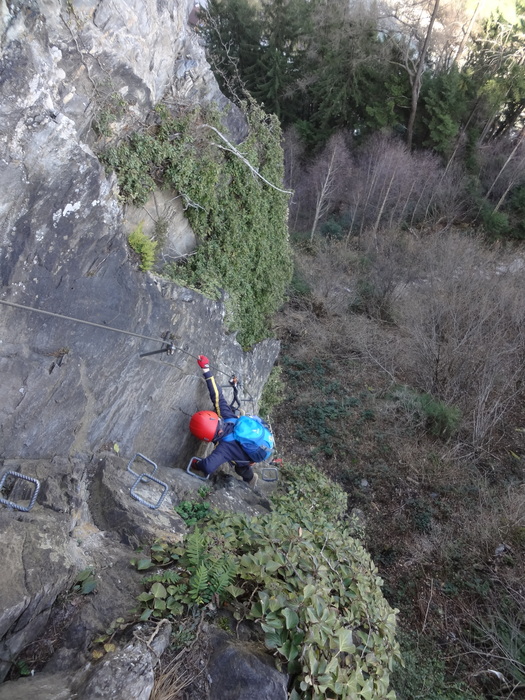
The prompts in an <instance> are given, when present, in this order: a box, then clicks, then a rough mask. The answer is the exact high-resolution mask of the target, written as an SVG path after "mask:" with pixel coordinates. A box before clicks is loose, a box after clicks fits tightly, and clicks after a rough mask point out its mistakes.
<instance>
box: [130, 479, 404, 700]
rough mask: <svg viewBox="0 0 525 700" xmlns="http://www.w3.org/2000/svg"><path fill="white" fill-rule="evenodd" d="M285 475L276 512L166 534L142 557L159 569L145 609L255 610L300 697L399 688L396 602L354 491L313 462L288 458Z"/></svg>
mask: <svg viewBox="0 0 525 700" xmlns="http://www.w3.org/2000/svg"><path fill="white" fill-rule="evenodd" d="M281 476H282V479H281V484H280V489H279V491H278V492H277V494H276V495H275V497H274V499H273V510H272V512H271V513H270V514H269V515H266V516H260V517H256V518H248V517H246V516H242V515H232V514H226V513H221V512H215V513H213V514H211V515H210V516H208V517H204V518H203V519H202V520H201V521H200V522H199V523H198V524H197V525H196V527H195V528H194V530H193V532H192V533H191V534H189V535H188V536H187V537H186V539H185V542H184V544H183V545H182V546H174V545H169V544H167V543H164V542H159V543H157V544H155V545H153V547H152V548H151V556H150V557H142V558H137V560H136V562H135V563H136V565H137V567H138V568H139V569H140V570H147V569H156V571H155V573H153V574H152V575H148V576H146V578H145V579H144V583H145V587H146V591H145V592H144V593H143V594H141V595H140V597H139V600H140V602H141V605H142V607H143V612H142V617H141V619H143V620H160V619H163V618H166V617H167V618H168V619H172V620H173V619H178V621H179V624H181V618H180V616H181V615H182V616H183V617H182V621H183V622H182V624H184V620H185V619H186V622H187V623H188V624H191V617H192V611H194V610H195V608H197V607H198V606H201V607H202V606H205V610H207V612H208V614H210V611H213V610H214V609H218V613H217V614H218V615H219V619H221V616H222V619H223V625H224V626H225V628H227V629H230V625H231V624H232V623H233V621H234V620H237V621H240V620H253V621H254V622H255V623H256V624H257V626H258V627H259V628H260V629H261V631H262V633H263V634H262V637H263V639H264V643H265V645H266V647H267V648H268V649H270V650H272V651H273V652H274V654H275V657H276V661H277V663H278V666H279V667H280V668H283V670H285V671H286V672H287V673H288V674H290V677H291V690H290V695H289V697H290V699H291V700H299V698H303V699H304V700H306V699H307V698H310V699H311V700H322V699H323V698H346V699H347V700H352V699H353V698H363V700H372V699H373V698H384V699H385V700H387V699H388V700H393V698H394V697H395V694H394V692H393V691H392V690H389V686H390V672H391V670H392V668H393V664H394V662H395V661H396V660H399V649H398V645H397V642H396V640H395V627H396V611H395V610H393V609H392V608H391V607H390V606H389V605H388V603H387V602H386V600H385V598H384V597H383V595H382V592H381V584H382V582H381V580H380V579H379V577H378V575H377V569H376V567H375V565H374V564H373V562H372V561H371V559H370V557H369V555H368V553H367V552H366V551H365V549H364V548H363V546H362V544H361V543H360V541H359V540H358V539H356V534H357V532H356V524H355V523H352V521H351V520H349V519H348V517H347V515H346V495H345V493H344V491H343V490H342V489H341V488H340V487H337V486H336V485H334V484H333V483H332V482H331V481H329V480H328V479H326V477H324V476H323V475H322V473H321V472H319V471H318V470H316V469H315V468H312V467H308V466H304V467H302V468H301V470H300V474H299V473H298V470H297V468H295V467H292V466H290V465H287V466H285V467H283V469H282V472H281ZM159 567H160V568H159ZM211 603H213V605H211ZM228 621H229V622H228Z"/></svg>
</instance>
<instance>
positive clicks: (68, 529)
mask: <svg viewBox="0 0 525 700" xmlns="http://www.w3.org/2000/svg"><path fill="white" fill-rule="evenodd" d="M192 8H193V1H192V0H96V1H95V0H67V2H66V0H62V1H58V0H14V1H12V2H6V0H0V51H1V64H0V386H1V387H2V401H1V402H0V477H1V476H2V475H3V474H4V473H5V472H6V471H7V470H11V471H16V472H19V473H23V474H24V475H26V476H30V477H32V478H35V479H37V480H38V482H39V483H40V486H41V490H40V492H39V494H38V498H37V502H36V504H35V505H34V507H33V508H32V509H31V510H30V511H29V512H21V511H17V510H13V509H11V508H8V507H6V506H4V505H0V527H1V529H2V541H3V542H4V553H5V565H4V566H3V567H2V574H0V611H1V613H0V679H3V678H4V677H5V675H6V673H7V671H8V669H9V668H10V666H11V664H12V662H13V661H14V660H15V659H16V657H17V655H18V654H19V653H20V651H21V650H22V649H24V648H27V646H28V645H30V644H31V643H32V641H33V640H38V639H39V638H42V636H43V637H44V638H45V637H46V632H45V630H46V625H48V624H50V620H51V619H53V620H54V619H55V618H54V617H53V616H56V609H57V602H56V601H57V598H58V597H59V595H60V594H62V595H65V598H64V600H63V607H62V608H61V611H62V612H63V613H64V615H66V613H67V615H70V617H71V620H69V621H68V625H65V627H64V630H65V631H64V633H63V635H62V639H63V644H62V645H61V646H58V647H56V648H55V647H53V643H52V642H51V641H50V638H47V640H45V641H46V644H47V645H48V646H51V647H53V648H52V649H51V652H52V653H50V654H48V655H47V656H48V657H49V661H48V663H47V666H46V671H47V675H45V676H40V677H38V678H37V677H35V679H32V678H28V679H21V680H20V681H19V682H9V683H6V684H3V685H1V686H0V698H3V697H6V698H7V697H10V698H16V697H29V696H30V695H31V694H33V695H34V696H35V697H39V698H47V697H50V698H51V697H55V698H58V697H61V698H62V697H64V698H67V697H73V695H74V696H75V697H81V696H80V695H75V693H76V692H77V691H76V690H75V689H74V688H75V683H77V682H79V680H78V679H79V678H80V676H78V677H77V678H76V680H74V679H72V677H71V676H70V674H68V673H66V669H68V670H72V669H74V668H76V665H78V664H79V663H84V664H85V663H86V661H85V659H86V657H85V654H86V652H87V650H88V645H89V642H90V640H91V639H92V638H93V636H94V635H95V634H96V633H97V632H100V629H101V628H103V627H104V625H106V626H107V624H108V623H109V622H110V621H111V620H112V619H114V617H115V615H119V614H124V613H125V612H126V611H129V609H130V606H131V603H132V601H133V600H134V596H135V595H136V594H137V592H138V591H139V590H140V581H139V578H138V577H136V576H135V577H134V576H133V573H132V571H131V570H130V567H129V558H130V551H131V550H130V546H134V545H136V544H137V543H140V542H145V541H148V540H151V539H153V538H154V537H156V536H159V535H162V536H165V537H166V536H168V537H181V535H182V534H183V533H184V532H185V526H184V523H183V522H182V521H181V519H180V518H179V517H178V516H177V515H176V513H175V512H174V510H173V507H174V505H176V503H177V502H178V500H180V498H182V497H183V495H184V494H191V493H192V492H193V491H196V490H198V488H199V487H200V486H201V485H202V482H199V481H197V480H196V479H194V478H193V477H191V476H189V475H187V474H186V473H185V471H184V468H185V467H186V464H187V462H188V460H189V457H190V456H191V455H193V454H195V453H196V452H197V449H198V446H197V444H196V442H195V441H194V440H193V438H192V437H191V436H190V435H189V433H188V429H187V426H188V421H189V416H190V415H191V413H193V412H194V411H195V410H198V409H200V408H208V404H209V399H208V396H207V392H206V388H205V384H204V382H203V380H202V378H201V373H200V370H198V368H197V365H196V362H195V356H196V355H197V354H200V353H204V354H206V355H208V356H209V357H210V358H211V360H212V364H213V366H214V368H215V373H216V376H217V378H218V379H219V383H221V384H226V383H227V378H228V377H229V376H230V375H231V374H232V373H234V372H235V373H236V374H237V376H238V377H239V378H240V380H241V395H242V396H243V398H245V399H249V402H248V404H246V406H247V408H248V410H256V404H257V400H258V398H259V396H260V392H261V389H262V386H263V385H264V382H265V381H266V378H267V376H268V374H269V371H270V369H271V367H272V365H273V363H274V361H275V358H276V355H277V352H278V345H277V343H275V342H273V341H267V342H264V343H261V344H260V345H258V346H257V347H255V348H254V349H253V350H252V351H251V352H249V353H245V352H243V350H242V348H241V347H240V346H239V344H238V343H237V341H236V339H235V335H234V334H228V333H227V332H226V330H225V326H224V317H225V306H224V303H223V302H215V301H211V300H209V299H206V298H205V297H203V296H201V295H200V294H198V293H196V292H193V291H190V290H188V289H183V288H180V287H176V286H175V285H173V284H170V283H168V282H166V281H165V280H163V279H161V278H159V277H156V276H155V275H152V274H145V273H142V272H140V271H139V269H138V265H137V260H136V258H135V256H134V254H133V253H131V251H130V249H129V247H128V245H127V239H126V235H127V233H129V231H130V230H131V229H132V228H133V226H135V225H136V222H137V221H139V220H140V216H141V212H137V211H136V210H133V211H131V210H126V209H125V208H124V207H123V206H122V204H121V203H120V202H119V199H118V191H117V187H116V182H115V179H114V177H113V176H111V175H110V174H108V173H106V172H105V171H104V169H103V168H102V166H101V165H100V163H99V160H98V158H97V157H96V152H97V150H98V149H99V148H100V147H101V145H103V143H104V140H105V138H106V137H108V136H109V135H113V136H115V135H125V134H126V133H129V132H130V130H131V129H133V128H134V125H135V124H136V123H137V122H138V121H140V120H141V119H143V118H145V116H146V114H147V113H148V111H149V110H150V109H151V108H152V107H153V106H154V105H155V104H156V103H157V102H158V101H159V100H160V99H161V98H162V97H163V96H165V95H168V96H169V97H170V99H171V100H172V101H174V102H179V103H184V104H194V103H197V102H199V103H204V102H209V101H213V102H216V103H218V104H219V105H220V106H222V107H228V105H227V103H226V100H225V98H224V97H223V96H222V95H221V94H220V92H219V91H218V88H217V85H216V83H215V81H214V79H213V77H212V74H211V72H210V70H209V67H208V66H207V64H206V62H205V60H204V54H203V49H202V46H201V45H200V44H199V40H198V36H197V35H196V34H195V31H194V28H193V26H191V25H189V24H188V17H189V14H190V12H191V10H192ZM227 111H228V117H227V122H228V124H229V126H230V127H231V130H232V132H231V133H232V138H233V139H234V140H239V138H240V137H241V135H242V129H243V123H242V119H240V118H239V115H238V113H236V112H235V110H234V109H232V108H229V110H227ZM147 206H148V207H149V208H148V213H145V218H148V217H149V218H152V217H154V216H155V212H157V213H158V215H159V217H162V218H163V219H166V218H167V219H168V222H167V223H168V241H169V246H170V250H171V251H174V252H175V254H178V253H179V252H183V253H187V252H188V250H190V249H191V247H192V246H193V245H194V243H195V241H194V237H193V234H192V232H191V229H190V228H189V226H188V225H187V222H186V221H184V219H183V217H181V214H180V211H174V210H173V207H174V206H175V205H174V204H173V202H172V200H171V199H170V198H169V197H168V198H166V195H165V193H156V195H155V197H154V198H153V199H152V201H151V202H150V203H148V205H147ZM166 333H171V334H173V337H174V340H173V342H174V345H175V347H176V351H175V352H174V354H171V355H168V354H167V353H163V354H155V355H147V356H145V357H141V354H144V353H151V352H153V351H156V350H160V349H162V348H163V347H164V346H163V341H162V339H163V338H164V337H165V334H166ZM108 450H110V451H109V452H108ZM117 451H118V453H119V455H120V457H117V456H116V455H115V452H117ZM136 453H142V454H144V455H146V456H147V457H148V458H149V459H151V460H153V461H154V462H155V463H157V464H158V465H159V472H158V474H161V475H162V476H161V477H159V478H161V479H162V480H163V481H164V482H165V483H167V484H169V493H168V494H167V495H166V496H165V499H164V502H163V504H162V506H161V507H159V509H155V510H153V509H148V508H147V507H146V508H145V507H144V506H143V505H140V503H139V502H137V501H136V500H134V499H133V498H132V497H131V496H130V491H129V490H130V487H131V485H132V484H133V481H134V477H133V475H132V474H130V472H129V471H127V469H126V465H127V464H128V461H129V460H130V459H132V458H133V457H134V455H135V454H136ZM175 486H176V488H175ZM27 488H31V487H30V486H28V484H27V482H25V483H20V482H19V481H18V482H15V486H14V488H13V489H12V491H11V490H10V488H8V489H7V490H6V491H4V492H3V493H2V496H3V497H8V498H10V499H12V500H13V501H14V502H23V501H24V499H25V498H26V495H27V494H24V489H26V490H27ZM145 488H146V491H145V494H146V495H148V493H149V497H150V498H152V499H155V498H158V497H159V492H158V491H155V484H154V483H150V484H147V485H146V487H145ZM148 489H149V490H150V491H148ZM210 498H212V497H210ZM213 499H214V502H215V503H216V504H217V505H219V504H220V505H221V507H224V508H232V509H238V510H244V511H245V512H250V513H257V512H263V511H264V510H265V508H266V506H267V502H266V501H265V498H264V497H262V498H261V497H257V496H254V495H253V494H252V493H251V492H248V491H247V489H246V487H245V486H244V485H243V484H242V483H240V482H238V481H233V482H232V483H229V482H228V484H226V486H225V487H224V488H222V489H221V488H217V487H216V488H215V492H214V494H213ZM85 567H93V568H94V570H95V571H97V572H99V573H98V574H97V576H98V579H99V593H98V594H97V595H96V596H89V597H88V596H85V597H83V598H85V600H84V599H83V601H82V605H79V606H78V607H79V612H78V613H77V611H76V603H75V605H74V604H73V602H74V600H75V599H72V598H71V597H70V596H69V594H68V593H67V592H68V591H70V590H71V586H72V585H73V584H74V582H75V580H76V579H75V577H76V576H77V575H78V572H79V571H81V570H82V569H84V568H85ZM102 571H104V572H105V573H104V575H102V574H101V573H100V572H102ZM88 598H89V600H87V599H88ZM76 600H78V599H76ZM64 611H66V612H64ZM80 611H81V612H80ZM136 653H138V652H137V650H136V648H135V647H133V649H130V650H129V654H128V656H129V658H131V657H133V658H134V656H133V655H135V654H136ZM141 653H142V652H141ZM144 653H146V652H144ZM149 653H150V652H149V650H147V654H149ZM124 656H126V655H124ZM141 658H142V661H140V662H139V661H137V664H136V668H137V669H139V670H140V669H142V671H141V672H140V674H139V675H140V677H141V679H142V680H144V679H145V680H146V681H147V683H145V684H143V685H141V686H140V688H141V690H140V693H142V695H141V694H140V693H139V695H137V697H148V693H149V692H150V690H151V683H150V681H151V678H152V668H153V666H154V661H152V660H151V659H150V658H149V657H148V659H146V661H144V658H145V657H144V655H142V657H141ZM75 659H77V660H75ZM88 666H89V664H88ZM124 666H125V664H124V665H123V667H124ZM78 673H80V674H84V675H82V687H83V688H90V689H91V690H90V693H91V694H90V695H89V697H109V695H107V694H106V695H104V693H105V692H106V690H104V688H105V687H106V686H105V685H104V684H106V683H108V682H109V681H108V676H105V677H102V676H100V677H98V678H97V679H94V676H92V675H90V674H91V670H90V668H88V667H86V666H84V667H82V668H81V669H79V671H78ZM86 674H87V675H86ZM110 675H111V673H109V676H110ZM90 683H91V685H89V684H90ZM148 683H149V684H150V685H149V686H148ZM115 687H120V686H115ZM137 687H138V686H137ZM72 688H73V690H72ZM148 688H149V690H148ZM79 692H80V691H79ZM119 692H124V691H122V690H121V691H119ZM137 692H139V691H137ZM53 693H54V694H53ZM97 693H98V694H97ZM82 697H84V695H82ZM115 697H116V696H115ZM122 697H132V695H131V691H126V692H125V693H124V695H122ZM133 697H135V695H133ZM251 697H256V695H252V696H251ZM276 697H277V696H276Z"/></svg>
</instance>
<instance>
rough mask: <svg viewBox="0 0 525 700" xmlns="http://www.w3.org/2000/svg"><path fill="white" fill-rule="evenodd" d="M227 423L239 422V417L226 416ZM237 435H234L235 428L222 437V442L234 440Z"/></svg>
mask: <svg viewBox="0 0 525 700" xmlns="http://www.w3.org/2000/svg"><path fill="white" fill-rule="evenodd" d="M224 422H225V423H237V418H224ZM234 440H235V436H234V435H233V430H232V432H231V433H228V435H225V436H224V437H222V438H221V442H234Z"/></svg>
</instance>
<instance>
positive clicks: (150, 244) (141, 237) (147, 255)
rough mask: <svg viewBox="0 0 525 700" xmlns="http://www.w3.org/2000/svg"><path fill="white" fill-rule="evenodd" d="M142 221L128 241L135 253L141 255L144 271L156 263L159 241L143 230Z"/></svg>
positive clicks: (141, 266) (141, 264)
mask: <svg viewBox="0 0 525 700" xmlns="http://www.w3.org/2000/svg"><path fill="white" fill-rule="evenodd" d="M142 227H143V224H142V222H141V223H140V224H139V225H138V226H137V228H136V229H135V230H134V231H132V232H131V233H130V234H129V236H128V243H129V245H130V246H131V248H133V250H134V251H135V253H137V254H138V255H139V256H140V269H141V270H143V271H144V272H145V271H146V270H151V268H152V267H153V265H154V264H155V250H156V248H157V243H156V242H155V241H152V240H151V238H148V236H146V234H145V233H144V232H143V230H142Z"/></svg>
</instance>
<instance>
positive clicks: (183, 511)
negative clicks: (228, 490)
mask: <svg viewBox="0 0 525 700" xmlns="http://www.w3.org/2000/svg"><path fill="white" fill-rule="evenodd" d="M175 510H176V511H177V513H178V514H179V515H180V517H181V518H182V519H183V520H184V522H185V523H186V525H188V527H189V526H191V525H195V523H197V522H198V521H199V520H202V518H205V517H206V516H207V515H208V513H209V511H210V504H209V503H208V502H207V501H204V502H202V503H199V502H198V501H181V502H180V503H179V505H178V506H176V507H175Z"/></svg>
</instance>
